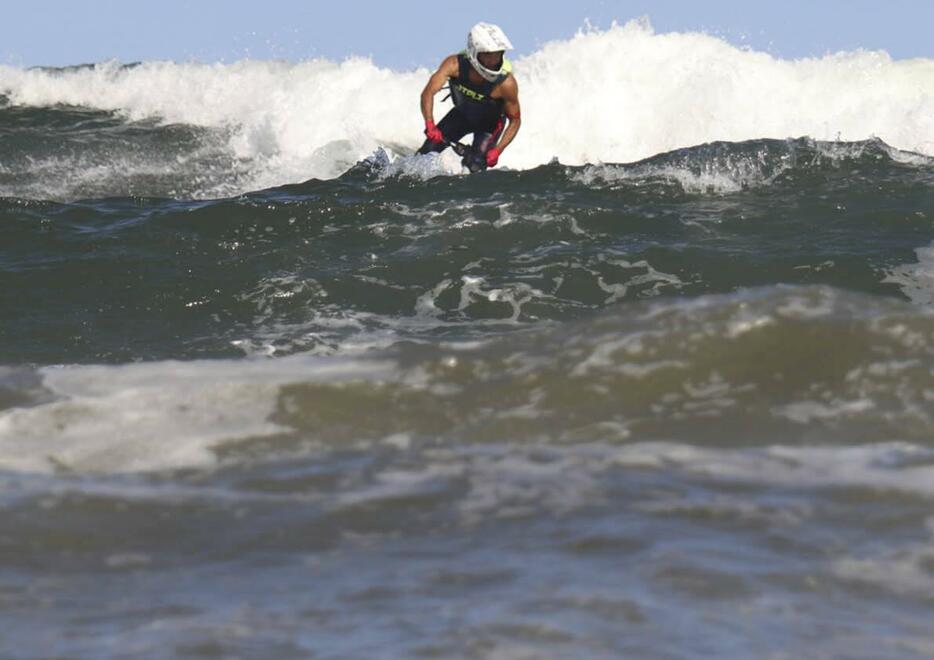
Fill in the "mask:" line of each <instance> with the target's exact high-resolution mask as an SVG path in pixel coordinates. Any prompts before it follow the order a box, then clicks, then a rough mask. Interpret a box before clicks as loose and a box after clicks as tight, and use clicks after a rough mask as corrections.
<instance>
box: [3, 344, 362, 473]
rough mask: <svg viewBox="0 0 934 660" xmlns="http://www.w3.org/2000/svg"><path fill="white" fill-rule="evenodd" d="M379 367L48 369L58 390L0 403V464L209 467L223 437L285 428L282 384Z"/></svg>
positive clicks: (99, 468)
mask: <svg viewBox="0 0 934 660" xmlns="http://www.w3.org/2000/svg"><path fill="white" fill-rule="evenodd" d="M379 370H380V366H379V365H378V364H377V363H375V362H373V361H363V360H361V361H354V360H343V361H339V362H338V361H329V360H326V359H315V358H308V357H292V358H282V359H279V360H259V361H213V362H206V361H202V362H197V361H195V362H159V363H144V364H130V365H123V366H88V367H68V368H47V369H43V370H41V375H42V376H43V379H44V382H43V384H44V386H45V387H46V388H48V390H50V392H51V393H52V394H53V395H54V396H56V397H57V398H56V400H53V401H50V402H47V403H43V404H42V405H37V406H34V407H29V408H14V409H10V410H7V411H4V412H3V413H0V470H15V471H22V472H34V473H44V472H51V471H54V470H66V471H75V472H79V473H85V472H93V473H97V472H100V473H120V472H141V471H155V470H171V469H178V468H190V467H210V466H212V465H214V464H215V462H216V455H215V454H214V452H213V451H212V448H213V447H215V446H217V445H218V444H220V443H222V442H227V441H232V440H239V439H245V438H251V437H262V436H268V435H272V434H275V433H278V432H280V431H283V430H285V429H284V428H283V427H281V426H279V425H278V424H275V423H273V422H271V421H270V420H269V418H270V415H271V414H272V413H273V412H274V410H275V407H276V401H277V398H278V392H279V389H280V387H281V386H283V385H287V384H289V383H292V382H298V381H308V380H309V379H321V380H327V381H334V380H341V379H353V378H357V377H361V376H363V375H364V374H367V375H368V376H371V377H372V376H374V374H378V373H379Z"/></svg>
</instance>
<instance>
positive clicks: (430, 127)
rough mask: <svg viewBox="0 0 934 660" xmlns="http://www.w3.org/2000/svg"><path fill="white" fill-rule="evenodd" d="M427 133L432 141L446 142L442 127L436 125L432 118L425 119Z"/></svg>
mask: <svg viewBox="0 0 934 660" xmlns="http://www.w3.org/2000/svg"><path fill="white" fill-rule="evenodd" d="M425 135H426V136H427V137H428V139H429V140H431V141H432V142H444V134H443V133H442V132H441V129H440V128H438V127H437V126H435V123H434V122H433V121H432V120H430V119H426V120H425Z"/></svg>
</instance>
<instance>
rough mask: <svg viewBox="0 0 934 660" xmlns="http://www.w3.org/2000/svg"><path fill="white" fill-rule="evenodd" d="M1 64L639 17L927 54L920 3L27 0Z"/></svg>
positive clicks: (2, 27)
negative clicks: (480, 26)
mask: <svg viewBox="0 0 934 660" xmlns="http://www.w3.org/2000/svg"><path fill="white" fill-rule="evenodd" d="M4 4H5V5H6V6H4V8H3V20H2V21H0V63H2V64H12V65H18V66H33V65H50V66H61V65H66V64H80V63H86V62H99V61H104V60H109V59H116V60H119V61H122V62H132V61H145V60H157V59H158V60H177V61H188V60H197V61H202V62H215V61H226V62H230V61H234V60H238V59H243V58H247V57H249V58H253V59H270V58H281V59H288V60H292V61H298V60H303V59H309V58H314V57H328V58H332V59H342V58H344V57H346V56H349V55H364V56H371V57H372V58H373V60H374V61H375V62H376V63H377V64H379V65H382V66H387V67H391V68H394V69H411V68H414V67H416V66H434V65H435V64H436V63H437V61H438V60H439V58H440V57H441V56H443V55H444V54H447V53H449V52H452V51H454V50H456V49H458V48H460V47H462V42H463V41H464V39H465V35H466V32H467V30H468V29H469V28H470V26H471V25H472V24H473V23H475V22H477V21H480V20H484V21H489V22H494V23H498V24H500V25H501V26H502V27H503V28H504V29H505V30H506V32H507V33H508V34H509V36H510V38H511V39H512V41H513V43H514V44H515V45H516V54H517V55H523V54H527V53H530V52H533V51H534V50H536V49H537V48H538V47H539V46H540V45H541V44H542V43H544V42H546V41H550V40H552V39H558V38H567V37H570V36H572V35H573V34H574V33H575V32H576V31H577V29H578V28H580V27H581V26H583V25H584V23H585V21H586V20H588V19H589V20H590V22H591V23H592V24H594V25H596V26H598V27H605V26H607V25H609V24H610V22H611V21H613V20H617V21H619V22H625V21H627V20H629V19H632V18H636V17H639V16H648V17H649V18H650V19H651V21H652V24H653V25H654V27H655V29H656V30H657V31H659V32H668V31H675V30H677V31H686V30H699V31H705V32H708V33H710V34H715V35H718V36H721V37H724V38H726V39H727V40H729V41H730V42H732V43H735V44H738V45H747V46H750V47H752V48H754V49H756V50H764V51H766V52H769V53H772V54H774V55H777V56H780V57H785V58H797V57H805V56H814V55H823V54H824V53H827V52H834V51H838V50H852V49H856V48H866V49H873V50H874V49H883V50H886V51H888V52H889V53H890V54H891V55H892V56H893V57H895V58H898V59H902V58H910V57H931V56H932V55H934V53H932V51H934V47H932V46H931V43H932V40H931V37H930V32H931V27H932V25H934V2H930V0H887V2H881V1H880V0H846V1H844V0H785V1H784V2H756V1H755V0H708V1H706V2H705V1H698V0H575V1H572V2H567V3H561V4H560V6H555V5H552V4H549V3H544V2H541V1H539V2H532V1H531V0H508V1H506V2H488V1H484V0H475V1H468V0H461V1H455V2H438V1H434V2H426V1H423V0H411V1H405V0H399V1H396V2H376V1H371V2H362V1H359V0H332V1H329V2H321V1H318V0H304V1H300V0H264V1H262V2H256V1H253V2H250V1H247V0H223V1H221V0H158V1H152V2H147V3H141V2H133V1H132V0H69V1H66V0H31V1H29V2H21V1H19V0H18V1H17V2H15V3H4Z"/></svg>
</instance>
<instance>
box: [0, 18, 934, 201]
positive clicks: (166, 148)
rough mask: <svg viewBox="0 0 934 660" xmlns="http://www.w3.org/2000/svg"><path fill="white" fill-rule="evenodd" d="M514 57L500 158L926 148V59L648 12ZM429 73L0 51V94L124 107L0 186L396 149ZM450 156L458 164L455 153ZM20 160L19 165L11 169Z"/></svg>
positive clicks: (47, 192) (187, 173)
mask: <svg viewBox="0 0 934 660" xmlns="http://www.w3.org/2000/svg"><path fill="white" fill-rule="evenodd" d="M452 49H454V46H452ZM443 55H444V54H439V61H440V59H441V57H442V56H443ZM427 64H428V66H431V67H433V66H435V65H436V63H434V62H432V63H427ZM515 71H516V76H517V79H518V80H519V84H520V88H521V97H522V104H523V125H522V139H520V140H517V141H516V142H515V144H514V145H513V146H512V147H510V149H509V150H508V153H507V156H506V157H505V159H504V161H503V165H504V166H506V167H509V168H513V169H529V168H532V167H536V166H538V165H542V164H545V163H548V162H550V161H551V160H552V159H554V158H557V159H558V160H559V161H560V162H561V163H565V164H569V165H583V164H587V163H609V162H630V161H636V160H641V159H643V158H647V157H649V156H653V155H656V154H660V153H664V152H668V151H672V150H674V149H678V148H683V147H690V146H693V145H697V144H702V143H705V142H712V141H730V142H738V141H744V140H750V139H759V138H775V139H785V138H789V137H791V138H798V137H810V138H813V139H816V140H823V141H841V140H842V141H861V140H866V139H871V138H878V139H880V140H882V141H884V142H885V143H887V144H889V145H891V146H893V147H896V148H898V149H902V150H908V151H913V152H917V153H921V154H928V155H934V97H932V96H931V94H930V93H929V92H928V90H930V89H932V88H934V62H932V61H930V60H911V61H893V60H892V59H891V58H890V57H889V56H888V55H887V54H886V53H884V52H878V51H877V52H868V51H857V52H843V53H836V54H829V55H826V56H824V57H821V58H814V59H803V60H795V61H786V60H781V59H777V58H775V57H772V56H770V55H767V54H765V53H760V52H755V51H750V50H743V49H740V48H737V47H735V46H733V45H730V44H728V43H726V42H724V41H722V40H719V39H717V38H715V37H711V36H707V35H704V34H697V33H685V34H655V33H654V31H653V30H652V28H651V27H650V26H649V24H648V22H647V21H633V22H630V23H627V24H626V25H623V26H613V27H611V28H609V29H607V30H603V31H601V30H594V29H591V30H587V31H583V32H579V33H578V34H577V35H576V36H575V37H573V38H571V39H569V40H565V41H556V42H551V43H548V44H546V45H544V46H543V47H541V49H539V50H538V51H536V52H533V53H531V54H529V55H527V56H524V57H519V58H518V59H517V60H516V62H515ZM428 75H429V70H428V68H425V69H419V70H416V71H411V72H396V71H391V70H388V69H384V68H380V67H379V66H377V65H376V64H374V63H373V62H372V61H370V60H368V59H363V58H349V59H347V60H345V61H342V62H332V61H328V60H312V61H307V62H300V63H289V62H258V61H242V62H236V63H233V64H227V65H223V64H198V63H181V64H180V63H173V62H144V63H141V64H136V65H130V66H125V65H121V64H119V63H116V62H110V63H104V64H98V65H95V66H84V67H74V68H69V69H25V70H24V69H19V68H12V67H8V66H5V67H0V95H3V97H5V99H6V105H7V107H8V108H9V107H10V106H12V107H15V108H17V109H19V110H20V111H23V110H24V109H25V108H45V109H49V110H48V111H52V109H55V108H60V109H61V108H66V107H71V108H82V109H84V110H85V111H89V110H99V111H104V112H107V113H114V117H113V119H111V121H113V122H119V125H117V126H113V127H111V130H110V131H107V132H104V133H103V134H101V135H94V134H93V133H92V134H90V135H89V134H88V131H87V130H86V129H87V128H88V127H83V126H81V125H79V126H78V127H73V130H63V128H59V130H62V131H63V133H64V135H57V136H52V135H44V136H36V137H38V138H40V139H41V138H42V137H44V138H45V139H47V140H54V143H55V144H54V146H56V147H58V148H56V149H48V150H47V149H41V148H37V147H38V146H39V145H31V146H30V147H27V146H24V145H17V144H13V145H6V144H5V145H4V147H5V154H6V157H5V159H4V160H5V161H6V162H4V164H3V167H4V169H3V170H2V171H0V172H2V174H3V175H4V176H3V179H2V180H0V181H2V184H0V193H2V194H5V195H8V196H25V197H33V198H35V197H39V198H43V199H68V198H71V197H72V196H74V195H79V196H80V195H82V194H83V190H85V189H86V187H87V186H88V185H89V184H91V182H92V181H93V182H96V184H97V186H98V187H100V186H101V185H102V184H101V182H102V181H106V180H110V181H112V186H113V190H112V191H109V192H108V191H106V190H103V191H101V194H103V195H107V194H125V193H126V192H128V190H129V189H128V185H129V184H128V180H133V179H139V180H141V181H146V180H152V179H156V180H158V179H163V180H164V179H171V178H173V176H174V175H178V174H182V175H183V176H184V179H185V182H184V183H179V184H178V185H177V186H174V187H172V186H168V189H165V188H157V190H156V191H155V192H153V193H150V192H149V191H147V190H146V185H145V183H141V184H136V185H134V186H133V188H132V193H133V194H142V195H146V194H163V195H175V196H180V197H185V196H190V195H195V196H198V197H211V196H226V195H231V194H238V193H243V192H247V191H251V190H259V189H263V188H269V187H273V186H278V185H283V184H287V183H296V182H299V181H304V180H306V179H309V178H333V177H336V176H339V175H340V174H342V173H343V172H345V171H346V170H347V169H349V168H350V167H351V166H352V165H353V164H354V163H356V162H358V161H360V160H362V159H364V158H366V157H368V156H370V155H372V154H373V153H374V152H375V151H376V150H377V149H379V148H385V149H387V150H389V151H390V152H392V153H394V154H398V155H403V154H410V153H412V152H413V151H414V150H415V149H416V148H417V147H418V145H419V144H420V143H421V140H422V135H421V130H422V126H421V122H420V117H419V114H418V112H417V108H418V96H419V93H420V91H421V88H422V86H423V85H424V84H425V80H426V79H427V76H428ZM442 96H443V95H439V97H438V103H439V104H440V99H441V98H442ZM439 107H441V106H439ZM7 112H9V110H7ZM100 121H104V120H103V119H100ZM50 129H51V127H46V131H48V130H50ZM52 130H54V129H52ZM76 132H78V133H79V134H78V135H76V134H74V133H76ZM60 139H64V140H65V145H67V149H61V148H60V147H61V145H60V144H59V140H60ZM31 148H33V149H36V151H30V149H31ZM448 169H449V171H452V172H453V171H457V170H459V168H458V167H456V160H455V159H451V160H450V161H449V163H448ZM24 171H28V172H29V173H30V176H29V177H28V181H20V180H18V179H17V178H16V175H17V174H20V173H22V172H24ZM92 187H93V186H92ZM95 190H96V188H95Z"/></svg>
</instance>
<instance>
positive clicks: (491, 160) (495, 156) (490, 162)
mask: <svg viewBox="0 0 934 660" xmlns="http://www.w3.org/2000/svg"><path fill="white" fill-rule="evenodd" d="M499 154H500V150H499V149H497V148H496V147H493V148H492V149H490V150H489V151H487V152H486V166H487V167H496V163H498V162H499Z"/></svg>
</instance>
